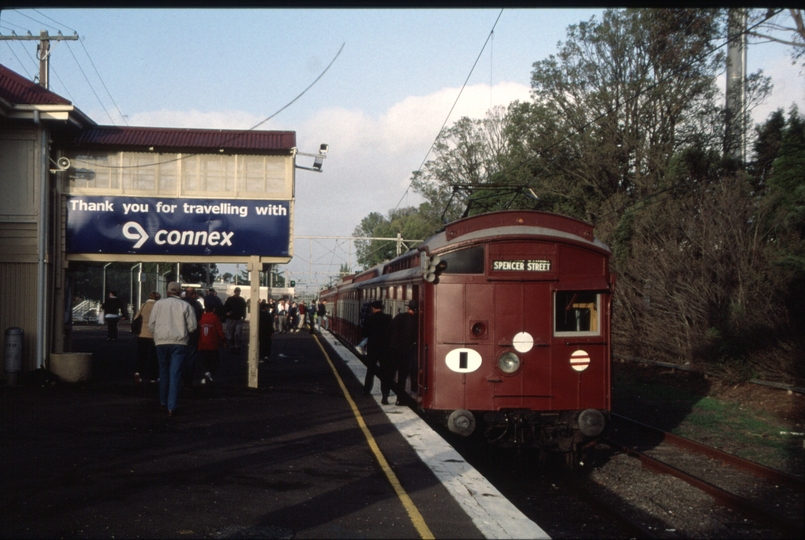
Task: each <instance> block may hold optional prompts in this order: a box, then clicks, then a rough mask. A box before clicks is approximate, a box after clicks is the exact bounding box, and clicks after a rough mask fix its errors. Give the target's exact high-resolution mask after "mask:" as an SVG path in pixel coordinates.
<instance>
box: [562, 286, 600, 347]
mask: <svg viewBox="0 0 805 540" xmlns="http://www.w3.org/2000/svg"><path fill="white" fill-rule="evenodd" d="M600 300H601V295H599V294H598V293H595V292H590V291H556V293H555V296H554V307H555V309H554V334H555V335H557V336H597V335H599V334H600V328H601V322H600V310H599V305H600Z"/></svg>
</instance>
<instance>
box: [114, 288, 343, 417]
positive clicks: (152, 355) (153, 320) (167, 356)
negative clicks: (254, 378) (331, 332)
mask: <svg viewBox="0 0 805 540" xmlns="http://www.w3.org/2000/svg"><path fill="white" fill-rule="evenodd" d="M166 294H167V297H166V298H164V299H162V297H161V295H160V294H159V293H158V292H157V291H153V292H151V293H150V294H149V295H148V299H147V300H146V301H145V302H144V303H143V305H142V306H140V309H139V310H138V311H137V313H136V314H135V315H134V317H133V318H132V329H133V330H134V331H135V333H137V372H136V373H135V374H134V379H135V382H137V383H140V382H143V381H144V380H151V382H159V400H160V405H161V407H162V408H163V409H165V410H167V412H168V415H170V416H173V415H175V414H176V407H177V403H178V395H179V391H180V390H181V388H182V387H184V388H185V389H189V388H192V386H193V379H192V378H193V373H194V371H195V365H196V360H197V359H198V360H200V361H201V364H202V367H203V371H204V376H203V377H202V379H201V384H210V383H212V382H213V381H214V380H215V377H216V376H217V371H218V367H219V365H220V350H221V349H222V348H225V347H228V348H229V349H230V351H231V353H232V354H233V355H236V356H237V355H240V354H241V348H242V346H243V324H244V321H245V320H246V312H247V309H248V301H247V300H246V299H245V298H244V297H243V296H241V290H240V287H236V288H235V289H234V291H233V294H232V295H231V296H229V297H227V299H226V301H225V302H223V301H221V299H220V298H219V297H218V293H217V291H216V290H215V289H214V288H210V289H208V290H207V294H206V295H203V296H201V298H199V294H198V291H196V289H195V287H186V288H185V289H184V290H182V286H181V285H180V284H179V283H176V282H171V283H169V284H168V287H167V290H166ZM103 309H104V317H105V319H104V320H105V321H106V323H107V328H108V330H107V340H108V341H115V340H116V339H117V325H118V322H119V321H120V320H121V319H126V318H128V316H127V313H126V311H125V307H124V306H123V304H122V303H121V302H120V300H119V299H118V298H117V295H116V294H115V293H114V291H112V292H110V293H109V298H108V299H107V300H106V301H105V302H104V305H103ZM259 309H260V316H259V341H260V351H259V358H260V362H267V361H269V360H270V358H271V343H272V338H273V335H274V334H275V333H284V334H287V333H292V332H300V331H303V330H306V331H309V332H311V333H314V332H316V331H317V330H320V328H321V327H322V326H324V327H325V328H326V327H327V322H328V319H327V301H326V300H321V301H320V302H318V304H317V305H316V306H315V307H314V306H311V307H307V306H306V305H305V302H299V303H297V302H294V301H289V300H286V299H280V300H279V301H275V300H273V299H270V300H268V301H266V300H262V301H261V302H260V305H259Z"/></svg>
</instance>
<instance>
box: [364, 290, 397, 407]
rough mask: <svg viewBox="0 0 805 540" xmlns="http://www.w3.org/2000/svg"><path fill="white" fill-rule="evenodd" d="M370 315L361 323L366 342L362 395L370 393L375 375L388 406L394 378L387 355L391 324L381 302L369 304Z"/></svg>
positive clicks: (389, 357) (392, 367)
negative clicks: (364, 376) (365, 363)
mask: <svg viewBox="0 0 805 540" xmlns="http://www.w3.org/2000/svg"><path fill="white" fill-rule="evenodd" d="M371 308H372V313H371V314H370V315H369V316H368V317H366V320H365V321H364V323H363V330H362V333H363V336H364V337H365V338H366V339H367V342H366V360H367V365H366V378H365V379H364V382H363V394H364V395H369V394H371V393H372V387H373V386H374V383H375V375H377V377H378V378H379V379H380V393H381V394H382V395H383V399H382V400H381V401H380V403H382V404H383V405H388V404H389V392H390V391H391V382H392V377H394V363H393V361H392V358H391V355H390V354H389V341H388V329H389V325H390V324H391V315H389V314H388V313H383V302H381V301H380V300H376V301H374V302H372V304H371Z"/></svg>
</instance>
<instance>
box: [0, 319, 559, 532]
mask: <svg viewBox="0 0 805 540" xmlns="http://www.w3.org/2000/svg"><path fill="white" fill-rule="evenodd" d="M244 333H245V335H248V334H247V333H246V332H244ZM135 339H136V338H135V337H134V336H133V335H132V334H130V333H127V330H126V326H124V325H121V328H120V338H119V339H118V341H116V342H107V341H106V339H105V328H104V327H100V326H85V327H82V326H77V327H75V329H74V331H73V350H75V351H85V352H92V354H93V360H92V375H91V377H90V379H89V381H86V382H80V383H73V384H67V383H60V382H54V381H53V380H52V379H50V378H48V377H46V376H43V374H38V373H29V374H26V375H25V376H23V377H21V380H20V383H19V384H18V385H17V386H5V385H4V386H2V387H0V441H2V443H1V444H0V478H2V482H1V483H0V485H2V489H0V508H2V510H0V537H4V538H41V537H62V538H77V537H78V538H137V537H140V538H166V537H170V538H420V537H427V536H429V535H431V536H433V537H435V538H483V537H521V536H522V535H523V534H526V535H528V536H529V537H540V536H542V535H544V533H542V535H540V534H539V533H540V532H541V529H539V528H538V527H536V525H533V524H531V522H529V521H527V520H525V521H522V519H524V518H520V517H518V516H517V515H516V511H515V514H511V515H510V517H508V518H506V519H503V520H500V521H501V522H502V524H501V523H498V520H499V518H498V517H496V516H498V515H506V512H511V511H512V510H511V508H510V507H509V506H507V504H508V503H507V502H506V501H505V499H503V498H502V497H500V498H499V499H498V497H497V495H494V494H491V496H490V493H485V494H484V490H488V489H489V488H487V487H485V486H484V485H483V484H476V486H478V485H481V486H482V487H480V488H476V491H477V492H478V493H480V495H478V496H476V497H470V499H495V502H494V504H500V505H502V507H501V508H502V509H501V510H500V511H501V512H503V514H498V513H497V510H495V509H494V508H493V509H492V510H489V509H481V510H479V509H478V508H479V507H478V505H477V504H475V503H473V502H468V501H467V500H464V501H462V500H461V498H460V497H459V498H457V497H456V496H455V493H456V487H455V486H452V487H451V486H450V484H451V483H455V482H456V480H455V477H466V478H467V479H470V482H471V483H472V482H481V481H482V479H480V480H479V479H478V478H476V477H475V476H474V475H473V472H472V471H471V470H469V469H467V468H466V467H464V466H459V468H458V469H456V471H454V472H453V473H450V474H447V473H444V472H441V473H440V472H438V467H437V472H433V471H434V470H433V468H432V465H431V466H430V467H429V465H428V463H427V461H428V459H427V458H424V459H423V457H422V452H421V451H420V455H418V454H417V451H416V448H415V447H416V446H417V443H416V441H414V440H413V439H416V438H417V437H420V436H412V435H411V434H410V433H408V434H405V435H404V433H405V430H404V429H403V430H402V432H401V430H400V425H399V423H396V424H395V423H394V422H392V421H390V420H389V416H392V417H393V416H399V417H400V418H403V416H404V415H409V414H410V415H411V416H410V417H408V416H405V419H404V423H407V424H409V425H410V424H413V423H415V422H416V419H417V417H416V415H414V414H413V412H412V411H410V410H407V409H406V410H401V408H395V409H400V410H398V411H397V412H394V411H389V414H386V412H384V410H383V408H382V407H381V406H380V405H379V404H378V403H377V401H376V396H363V395H362V393H361V386H360V382H359V380H358V378H357V377H356V373H358V376H360V375H359V367H358V366H357V364H360V362H359V361H358V360H357V359H355V358H354V357H352V358H349V357H348V356H347V355H345V354H339V353H343V350H341V351H339V350H338V349H339V344H337V342H335V341H334V340H332V339H331V338H330V339H327V337H326V336H317V337H314V336H311V335H310V334H307V333H298V334H290V335H279V336H276V338H275V339H274V344H273V352H272V357H271V361H269V362H265V363H261V364H260V367H259V388H257V389H249V388H247V365H246V355H245V351H244V354H243V355H242V356H238V355H234V354H231V352H230V351H228V350H224V351H222V354H221V368H220V371H219V373H218V376H216V377H215V381H214V383H213V384H205V385H201V384H200V383H199V379H200V375H201V371H200V366H196V369H195V378H194V385H193V388H192V389H189V390H185V391H184V392H183V393H182V395H181V396H180V398H179V407H178V411H177V412H178V414H177V416H175V417H172V418H171V417H168V416H167V414H166V413H165V412H164V411H162V410H161V409H160V408H159V406H158V398H157V384H152V383H150V382H143V383H140V384H136V383H135V382H134V377H133V374H134V366H135ZM336 351H338V352H336ZM351 364H352V367H351V366H350V365H351ZM360 367H362V365H361V366H360ZM356 369H357V372H356ZM344 390H346V395H345V393H344ZM347 395H348V396H349V397H347ZM363 425H365V429H364V428H363V427H362V426H363ZM416 429H417V430H419V428H416ZM418 444H419V446H422V443H421V442H420V443H418ZM424 446H425V447H426V448H430V449H431V452H433V448H435V446H434V443H432V441H427V442H425V443H424ZM448 448H449V447H448ZM420 450H421V449H420ZM445 451H446V452H449V450H445ZM378 452H379V454H378ZM438 454H439V455H437V456H436V458H435V461H436V462H439V461H441V462H442V469H444V468H445V467H448V468H449V466H448V465H445V461H446V462H447V463H455V462H457V461H459V460H458V459H456V458H455V457H453V456H452V455H447V454H444V453H442V452H439V453H438ZM378 455H380V456H382V457H380V458H378ZM445 458H446V459H445ZM383 460H385V463H386V464H385V465H384V464H383ZM454 468H455V466H454ZM474 474H477V473H474ZM395 479H396V480H395ZM395 482H397V484H395ZM471 485H472V484H471ZM461 489H464V490H466V489H468V488H466V487H461V488H459V491H460V490H461ZM470 489H471V488H470ZM492 489H493V488H492ZM498 495H499V494H498ZM493 506H494V505H493ZM490 516H492V517H490ZM490 521H491V522H492V523H491V524H489V523H488V522H490ZM506 523H510V525H506ZM515 523H516V525H513V524H515ZM529 524H530V525H529ZM532 526H533V528H532ZM522 527H525V528H522ZM524 531H525V533H524ZM542 537H544V536H542Z"/></svg>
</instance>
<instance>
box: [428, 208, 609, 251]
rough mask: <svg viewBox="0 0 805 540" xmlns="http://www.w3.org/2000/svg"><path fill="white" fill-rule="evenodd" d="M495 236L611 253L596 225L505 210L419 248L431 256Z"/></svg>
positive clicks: (468, 221)
mask: <svg viewBox="0 0 805 540" xmlns="http://www.w3.org/2000/svg"><path fill="white" fill-rule="evenodd" d="M495 236H520V237H534V236H537V237H543V238H555V239H558V240H565V241H569V242H572V243H578V244H583V245H587V246H589V247H592V248H595V249H596V250H598V251H603V252H606V253H610V250H609V248H608V247H607V246H606V245H605V244H604V243H603V242H601V241H600V240H598V239H596V238H595V235H594V234H593V226H592V225H591V224H589V223H587V222H585V221H581V220H579V219H576V218H572V217H568V216H562V215H559V214H552V213H549V212H538V211H535V210H504V211H501V212H491V213H488V214H479V215H477V216H472V217H468V218H464V219H460V220H458V221H454V222H453V223H450V224H448V225H447V226H446V227H445V228H444V230H442V231H440V232H439V233H437V234H435V235H434V236H431V237H430V238H428V239H427V240H425V241H424V242H423V243H422V244H421V245H420V246H419V247H418V248H417V249H419V250H421V251H425V252H427V253H430V252H431V251H440V250H442V249H444V248H446V247H448V246H453V245H455V244H457V243H465V242H472V241H474V240H481V239H485V238H492V237H495Z"/></svg>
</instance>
